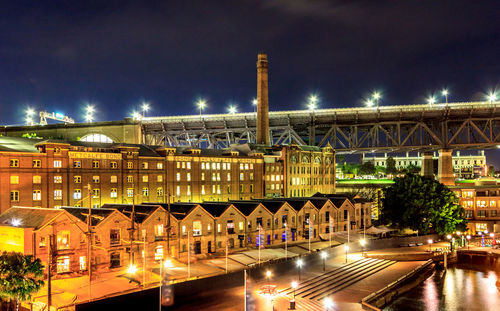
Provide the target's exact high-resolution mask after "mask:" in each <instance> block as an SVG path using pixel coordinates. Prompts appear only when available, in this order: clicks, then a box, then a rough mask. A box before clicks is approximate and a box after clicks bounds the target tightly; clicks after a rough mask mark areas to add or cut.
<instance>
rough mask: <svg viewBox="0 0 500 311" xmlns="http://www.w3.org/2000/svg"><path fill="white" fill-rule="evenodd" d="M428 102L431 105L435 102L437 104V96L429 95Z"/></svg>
mask: <svg viewBox="0 0 500 311" xmlns="http://www.w3.org/2000/svg"><path fill="white" fill-rule="evenodd" d="M427 103H428V104H429V105H433V104H435V103H436V98H435V97H434V96H429V97H428V98H427Z"/></svg>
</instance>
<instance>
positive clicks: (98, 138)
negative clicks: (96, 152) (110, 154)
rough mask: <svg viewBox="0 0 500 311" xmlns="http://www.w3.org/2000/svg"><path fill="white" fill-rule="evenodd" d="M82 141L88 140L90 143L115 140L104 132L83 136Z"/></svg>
mask: <svg viewBox="0 0 500 311" xmlns="http://www.w3.org/2000/svg"><path fill="white" fill-rule="evenodd" d="M80 141H86V142H90V143H112V142H113V140H112V139H111V138H109V137H108V136H106V135H103V134H88V135H85V136H83V137H82V139H80Z"/></svg>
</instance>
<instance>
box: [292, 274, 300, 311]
mask: <svg viewBox="0 0 500 311" xmlns="http://www.w3.org/2000/svg"><path fill="white" fill-rule="evenodd" d="M298 286H299V283H297V282H296V281H292V288H293V300H292V301H290V310H295V290H296V289H297V287H298Z"/></svg>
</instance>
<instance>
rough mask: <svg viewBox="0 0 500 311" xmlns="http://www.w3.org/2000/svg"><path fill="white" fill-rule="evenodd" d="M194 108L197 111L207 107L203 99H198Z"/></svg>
mask: <svg viewBox="0 0 500 311" xmlns="http://www.w3.org/2000/svg"><path fill="white" fill-rule="evenodd" d="M196 106H198V109H200V110H203V109H205V107H206V106H207V101H206V100H204V99H198V101H197V102H196Z"/></svg>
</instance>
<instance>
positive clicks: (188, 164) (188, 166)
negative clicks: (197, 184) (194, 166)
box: [186, 162, 191, 170]
mask: <svg viewBox="0 0 500 311" xmlns="http://www.w3.org/2000/svg"><path fill="white" fill-rule="evenodd" d="M186 165H187V169H188V170H190V169H191V162H187V163H186Z"/></svg>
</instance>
